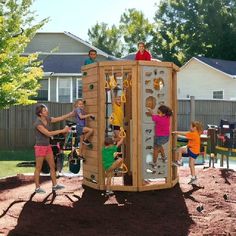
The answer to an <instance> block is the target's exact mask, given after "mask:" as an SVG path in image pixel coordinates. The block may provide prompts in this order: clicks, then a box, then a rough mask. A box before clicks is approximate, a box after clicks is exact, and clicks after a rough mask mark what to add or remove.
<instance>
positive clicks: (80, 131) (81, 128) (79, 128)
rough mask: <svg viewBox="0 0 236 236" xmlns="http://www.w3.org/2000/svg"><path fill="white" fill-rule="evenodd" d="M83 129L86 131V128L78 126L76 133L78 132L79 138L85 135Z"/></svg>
mask: <svg viewBox="0 0 236 236" xmlns="http://www.w3.org/2000/svg"><path fill="white" fill-rule="evenodd" d="M83 129H84V127H82V126H79V125H76V132H77V135H78V136H81V135H83V134H84V133H83Z"/></svg>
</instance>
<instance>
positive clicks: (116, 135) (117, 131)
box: [114, 130, 120, 142]
mask: <svg viewBox="0 0 236 236" xmlns="http://www.w3.org/2000/svg"><path fill="white" fill-rule="evenodd" d="M119 133H120V131H119V130H114V140H115V141H116V142H119V141H120V137H119Z"/></svg>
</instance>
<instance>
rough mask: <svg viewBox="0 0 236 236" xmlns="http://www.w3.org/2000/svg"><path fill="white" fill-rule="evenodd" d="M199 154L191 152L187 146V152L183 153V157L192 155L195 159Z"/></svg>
mask: <svg viewBox="0 0 236 236" xmlns="http://www.w3.org/2000/svg"><path fill="white" fill-rule="evenodd" d="M198 155H199V154H195V153H193V152H192V151H191V150H190V149H189V148H187V153H183V154H182V156H183V157H192V158H193V159H197V157H198Z"/></svg>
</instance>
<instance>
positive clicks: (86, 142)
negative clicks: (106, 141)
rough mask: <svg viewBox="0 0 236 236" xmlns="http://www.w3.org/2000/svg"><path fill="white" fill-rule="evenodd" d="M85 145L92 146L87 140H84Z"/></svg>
mask: <svg viewBox="0 0 236 236" xmlns="http://www.w3.org/2000/svg"><path fill="white" fill-rule="evenodd" d="M83 144H85V145H86V146H89V145H91V143H90V142H89V141H88V140H87V139H84V140H83Z"/></svg>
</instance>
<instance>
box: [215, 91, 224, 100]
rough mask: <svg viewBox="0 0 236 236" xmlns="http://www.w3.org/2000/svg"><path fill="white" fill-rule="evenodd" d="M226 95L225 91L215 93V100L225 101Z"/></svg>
mask: <svg viewBox="0 0 236 236" xmlns="http://www.w3.org/2000/svg"><path fill="white" fill-rule="evenodd" d="M223 98H224V94H223V91H222V90H221V91H213V99H223Z"/></svg>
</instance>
